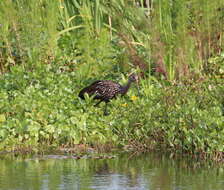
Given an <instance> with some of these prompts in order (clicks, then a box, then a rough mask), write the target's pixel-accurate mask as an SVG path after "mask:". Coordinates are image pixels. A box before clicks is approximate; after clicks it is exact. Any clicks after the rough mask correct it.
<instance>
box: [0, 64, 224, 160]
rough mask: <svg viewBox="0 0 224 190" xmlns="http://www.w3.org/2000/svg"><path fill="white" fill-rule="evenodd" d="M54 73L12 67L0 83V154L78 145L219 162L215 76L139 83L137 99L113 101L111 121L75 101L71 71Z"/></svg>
mask: <svg viewBox="0 0 224 190" xmlns="http://www.w3.org/2000/svg"><path fill="white" fill-rule="evenodd" d="M61 68H62V67H58V66H54V65H44V64H43V65H40V66H39V67H38V69H36V70H34V71H33V72H27V71H26V70H24V69H23V67H21V66H15V67H13V68H12V71H11V72H9V73H5V74H3V75H1V80H0V88H1V92H0V97H1V100H0V109H1V113H0V142H1V143H0V150H1V151H4V150H9V151H14V150H21V152H23V151H22V150H26V149H27V150H28V149H30V150H32V151H37V152H38V151H41V149H43V147H44V148H46V147H51V148H52V147H53V148H57V147H73V146H74V145H76V144H85V145H88V147H93V148H97V149H99V150H100V149H102V150H110V149H111V148H114V147H115V148H116V147H128V146H129V147H131V149H133V150H135V151H139V152H144V151H148V150H155V149H157V150H158V149H161V150H164V149H167V150H169V151H173V152H183V153H188V154H199V155H202V156H203V157H209V158H210V157H213V158H214V159H219V160H220V159H223V152H224V145H223V142H224V130H223V123H224V114H223V94H224V85H223V78H221V77H220V76H219V77H216V78H215V77H213V78H205V79H203V78H200V79H198V80H197V81H196V80H195V81H192V83H188V82H187V81H186V83H184V82H182V83H176V84H174V83H171V82H168V81H165V82H162V81H160V82H159V81H158V80H156V79H155V78H153V77H151V78H148V79H143V80H141V83H140V91H141V92H140V93H141V97H138V96H137V91H136V89H135V88H131V90H130V92H129V93H128V94H127V96H125V97H119V98H117V99H115V100H112V102H111V103H110V104H109V112H110V115H108V116H104V115H103V107H104V105H103V104H102V105H101V106H100V107H99V108H96V107H94V106H93V105H94V103H95V102H94V101H93V100H91V99H87V100H86V101H83V100H80V99H79V98H78V96H77V95H78V92H79V90H80V89H81V87H83V83H78V82H77V73H76V71H73V72H67V71H64V70H62V69H61ZM64 69H65V70H66V67H65V66H64ZM121 82H122V81H121ZM123 82H124V81H123ZM85 83H89V81H85Z"/></svg>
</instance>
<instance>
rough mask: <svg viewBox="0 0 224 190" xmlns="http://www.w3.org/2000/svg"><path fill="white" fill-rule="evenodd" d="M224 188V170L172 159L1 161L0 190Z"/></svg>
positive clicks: (125, 156) (152, 156) (145, 156)
mask: <svg viewBox="0 0 224 190" xmlns="http://www.w3.org/2000/svg"><path fill="white" fill-rule="evenodd" d="M48 189H49V190H93V189H95V190H224V166H223V165H220V164H219V165H218V164H209V163H201V162H197V161H195V160H187V159H183V158H181V159H170V158H169V157H166V156H161V155H155V154H143V155H140V156H134V157H132V156H131V155H130V154H123V155H120V156H117V157H116V158H114V159H80V160H75V159H55V158H54V157H53V158H47V159H42V160H41V159H22V158H18V157H17V158H15V157H10V156H8V157H4V158H0V190H48Z"/></svg>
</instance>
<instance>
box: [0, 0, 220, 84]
mask: <svg viewBox="0 0 224 190" xmlns="http://www.w3.org/2000/svg"><path fill="white" fill-rule="evenodd" d="M223 7H224V2H222V1H220V0H214V1H212V2H211V1H210V0H199V1H198V0H178V1H177V0H171V1H166V0H157V1H144V0H136V1H125V0H103V1H99V0H96V1H88V0H82V1H81V0H63V1H62V0H59V1H47V0H31V1H28V0H16V1H12V0H8V1H1V2H0V24H1V25H0V39H1V42H0V49H1V52H0V68H1V71H5V70H8V69H9V68H10V67H11V66H13V65H15V64H20V63H23V64H24V63H25V64H24V65H35V63H36V62H40V61H41V62H46V61H47V62H48V59H47V58H48V57H51V56H52V55H53V56H55V55H56V56H59V57H63V59H66V60H67V63H71V62H72V63H73V62H74V64H76V63H82V64H81V65H79V66H81V67H82V66H83V67H82V68H83V71H84V72H87V71H86V70H89V72H87V73H86V75H85V76H90V75H91V71H92V70H94V69H93V68H92V67H93V65H95V66H94V67H98V66H96V65H98V64H99V67H98V69H97V70H98V71H99V72H101V71H100V69H104V70H105V69H111V67H113V66H109V67H108V62H112V63H113V65H123V66H124V65H125V63H123V62H128V63H129V65H132V66H136V67H137V66H140V68H141V69H147V68H148V69H149V71H150V70H153V69H155V71H156V72H157V73H160V74H162V75H164V76H165V77H166V78H168V79H171V80H173V79H178V78H179V79H180V78H182V77H186V76H190V75H191V74H192V73H201V72H202V71H203V69H204V68H205V67H207V66H208V64H209V63H208V59H209V58H210V57H215V56H219V55H220V54H221V52H222V49H223V27H222V26H223V24H224V15H223V11H222V10H223ZM5 18H8V19H5ZM74 57H75V58H74ZM108 57H110V58H108ZM111 57H113V58H114V59H111ZM121 57H127V59H125V58H122V59H120V58H121ZM74 60H75V61H74ZM116 63H117V64H116ZM146 64H147V65H148V66H147V67H146V66H145V65H146ZM87 65H88V66H87ZM142 65H143V66H142ZM125 66H127V65H125ZM128 69H129V70H130V68H128Z"/></svg>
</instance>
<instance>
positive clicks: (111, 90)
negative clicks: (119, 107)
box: [96, 81, 120, 100]
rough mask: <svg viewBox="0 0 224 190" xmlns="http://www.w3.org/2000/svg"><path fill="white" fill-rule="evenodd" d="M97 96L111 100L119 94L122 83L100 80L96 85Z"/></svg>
mask: <svg viewBox="0 0 224 190" xmlns="http://www.w3.org/2000/svg"><path fill="white" fill-rule="evenodd" d="M96 89H97V92H96V98H103V99H105V100H109V99H111V98H113V97H115V96H116V95H117V93H119V90H120V84H118V83H115V82H112V81H100V82H99V83H98V85H97V87H96Z"/></svg>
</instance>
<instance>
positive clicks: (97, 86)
mask: <svg viewBox="0 0 224 190" xmlns="http://www.w3.org/2000/svg"><path fill="white" fill-rule="evenodd" d="M137 81H138V76H137V75H136V74H131V75H130V76H129V79H128V82H127V84H126V85H124V86H122V85H120V84H118V83H116V82H113V81H110V80H97V81H95V82H93V83H92V84H91V85H89V86H87V87H85V88H84V89H82V90H81V91H80V92H79V97H80V98H82V99H85V97H84V94H85V93H87V94H88V95H89V96H94V98H93V99H98V100H99V102H98V103H97V104H95V106H97V105H99V104H100V103H101V102H105V109H104V115H108V112H107V103H108V102H109V101H110V100H111V99H113V98H115V97H116V96H117V95H119V94H120V95H122V96H123V95H125V94H126V93H127V92H128V89H129V88H130V86H131V83H132V82H137ZM138 91H139V89H138ZM138 93H139V92H138Z"/></svg>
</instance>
